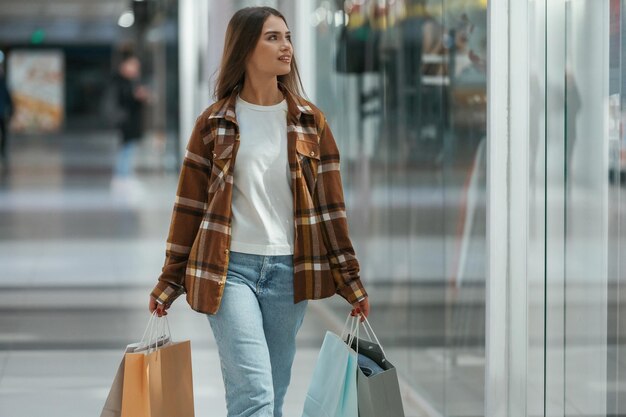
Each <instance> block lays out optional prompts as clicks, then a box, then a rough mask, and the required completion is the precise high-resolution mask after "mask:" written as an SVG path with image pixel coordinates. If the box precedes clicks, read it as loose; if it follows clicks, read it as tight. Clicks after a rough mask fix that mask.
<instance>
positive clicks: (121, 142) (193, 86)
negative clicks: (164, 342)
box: [0, 0, 626, 417]
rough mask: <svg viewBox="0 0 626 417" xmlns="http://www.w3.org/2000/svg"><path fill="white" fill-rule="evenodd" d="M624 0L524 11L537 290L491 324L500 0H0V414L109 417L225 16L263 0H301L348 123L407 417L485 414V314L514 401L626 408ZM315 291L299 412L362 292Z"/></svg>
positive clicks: (599, 411) (375, 310)
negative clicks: (490, 76) (492, 38)
mask: <svg viewBox="0 0 626 417" xmlns="http://www.w3.org/2000/svg"><path fill="white" fill-rule="evenodd" d="M625 1H626V0H596V1H593V0H558V1H554V2H548V1H546V0H531V1H529V2H527V14H525V15H524V16H513V15H511V16H510V17H511V19H512V20H514V19H517V18H519V19H522V21H521V25H522V26H523V27H524V28H526V30H527V31H528V36H527V37H525V42H526V44H524V45H521V47H523V48H526V49H525V50H526V51H527V53H528V61H527V62H526V64H525V65H524V71H522V72H520V74H521V77H520V79H519V82H520V83H521V84H519V85H521V90H520V91H521V92H522V95H523V96H524V97H526V101H524V102H523V103H522V105H523V106H525V107H524V108H525V113H524V114H525V116H524V119H523V121H522V126H523V129H524V134H525V136H524V138H523V139H524V140H523V145H524V146H525V147H526V149H527V153H525V154H524V155H521V156H520V157H521V158H523V159H522V160H521V163H523V164H524V166H525V167H526V168H527V169H526V171H525V173H527V174H528V176H527V177H526V181H525V182H524V183H523V189H524V190H525V192H526V193H527V199H525V201H524V206H523V207H521V206H520V210H521V211H520V215H521V216H523V219H524V220H523V226H522V227H523V228H524V230H525V231H526V232H527V236H528V239H527V240H524V241H523V242H518V244H521V245H522V246H523V247H524V248H525V252H524V259H523V264H524V269H525V271H526V272H525V275H524V277H523V278H524V280H523V281H519V282H517V283H511V284H508V287H506V288H507V291H512V292H510V293H509V295H508V297H509V298H507V299H514V300H515V298H516V294H517V295H519V298H517V300H516V302H518V303H521V304H520V305H521V306H522V308H521V310H515V311H513V312H512V313H511V316H510V317H509V316H508V315H507V316H506V317H502V318H500V317H495V316H492V317H489V316H488V315H487V314H486V311H487V305H488V303H489V300H490V298H489V297H499V296H500V294H497V293H496V294H493V293H489V292H488V291H487V286H486V283H487V280H486V276H487V264H488V261H489V260H490V259H494V258H497V257H500V256H506V255H507V253H510V251H511V250H512V249H511V248H514V247H515V246H514V245H513V243H514V242H511V245H510V246H509V247H499V248H493V247H492V248H489V249H490V251H488V245H487V243H488V242H487V233H488V227H487V226H488V224H489V220H490V219H491V218H492V217H491V216H493V215H494V214H493V213H491V214H490V213H488V210H487V206H488V204H487V202H488V195H489V193H490V192H493V191H490V189H488V187H487V183H488V180H487V178H488V170H487V166H488V164H487V161H488V160H489V159H488V158H489V153H488V152H487V151H488V148H489V146H488V145H489V144H488V142H487V131H488V117H487V71H488V68H489V67H488V59H487V50H488V40H487V33H488V31H489V27H488V19H487V15H488V7H487V0H346V1H329V0H324V1H321V0H298V1H295V2H293V1H286V0H275V1H244V0H234V1H226V0H142V1H138V0H108V1H98V0H58V1H54V2H53V1H49V0H0V68H1V70H0V137H2V146H1V147H0V149H1V150H2V155H1V159H0V164H1V165H0V246H1V250H0V311H1V314H0V416H1V417H5V416H6V417H21V416H33V415H39V414H43V413H45V414H46V415H49V416H61V415H62V416H64V417H71V416H81V417H84V416H87V415H98V414H99V412H100V410H101V408H102V405H103V404H104V400H105V399H106V396H107V394H108V390H109V387H110V385H111V382H112V379H113V376H114V374H115V371H116V370H117V366H118V364H119V361H120V360H121V357H122V353H123V351H124V347H125V346H126V344H128V343H131V342H136V341H138V339H139V338H140V337H141V333H142V332H143V329H144V327H145V325H146V324H147V321H148V318H149V313H148V309H147V306H148V295H149V292H150V290H151V289H152V287H153V285H154V284H155V282H156V280H157V278H158V276H159V273H160V270H161V266H162V264H163V261H164V255H165V240H166V237H167V230H168V227H169V220H170V216H171V211H172V208H173V204H174V198H175V191H176V183H177V178H178V173H179V170H180V163H181V160H182V154H183V152H184V148H185V145H186V143H187V140H188V137H189V134H190V132H191V128H192V126H193V123H194V122H195V119H196V117H197V115H198V114H200V112H201V111H202V110H203V109H204V108H206V107H207V106H208V105H210V104H211V103H212V102H213V99H212V91H213V90H212V88H213V82H214V80H215V75H216V70H217V68H218V65H219V61H220V59H221V51H222V47H223V39H224V33H225V30H226V26H227V23H228V20H229V19H230V17H231V16H232V14H233V13H234V12H235V11H236V10H238V9H239V8H241V7H246V6H253V5H269V6H272V7H275V8H277V9H278V10H280V11H281V12H282V13H283V14H284V15H285V17H286V18H287V22H288V24H289V26H290V28H291V30H292V32H293V35H292V37H293V42H294V46H295V53H296V56H297V58H298V64H299V67H300V71H301V74H302V77H303V83H304V87H305V91H306V93H307V96H308V98H309V99H310V100H312V101H313V102H314V103H316V104H317V105H318V106H319V107H320V108H321V109H322V110H323V111H324V112H325V114H326V116H327V118H328V120H329V123H330V125H331V126H332V128H333V133H334V135H335V137H336V139H337V142H338V146H339V148H340V152H341V155H342V167H341V169H342V177H343V181H344V190H345V194H346V205H347V211H348V220H349V226H350V234H351V237H352V240H353V243H354V246H355V250H356V253H357V257H358V259H359V261H360V263H361V270H362V279H363V282H364V284H365V286H366V288H367V290H368V292H369V294H370V302H371V304H372V311H371V316H370V319H371V320H370V321H371V323H372V326H373V328H374V330H375V331H376V333H377V336H378V337H379V339H380V341H381V342H382V344H383V346H384V347H385V351H386V352H387V354H388V355H389V358H390V360H391V361H392V363H393V364H394V365H395V366H396V368H397V370H398V374H399V378H400V383H401V389H402V396H403V401H404V409H405V412H406V415H407V417H416V416H458V417H461V416H463V417H470V416H483V415H485V398H486V386H487V384H486V382H485V374H486V372H488V370H489V366H492V367H496V366H497V365H495V364H492V365H490V364H489V363H488V361H487V360H486V358H487V357H490V356H488V355H487V353H488V352H486V348H487V343H488V340H489V338H488V337H487V336H488V335H487V334H486V331H485V329H486V323H489V322H490V320H491V321H492V320H495V319H502V320H505V324H506V326H505V330H504V331H505V332H506V334H507V335H508V337H510V340H513V344H512V345H511V346H517V347H518V348H519V349H521V350H516V352H517V353H519V354H520V355H521V356H515V358H520V357H521V358H523V360H522V361H521V362H519V364H518V365H517V368H516V369H517V370H518V371H519V373H517V374H511V375H510V376H509V379H504V380H502V381H497V382H496V383H501V384H505V385H506V384H509V385H508V386H512V387H517V388H519V389H521V390H522V391H520V392H521V393H522V394H520V396H521V398H523V401H522V402H521V403H518V404H513V405H512V406H511V407H512V408H510V409H509V411H508V412H507V413H505V414H503V415H507V416H509V415H510V416H513V415H533V416H535V415H537V416H539V415H541V416H543V415H568V416H569V415H576V416H578V415H580V416H583V415H585V416H600V415H611V416H617V415H626V414H624V413H626V405H625V404H624V401H626V398H625V396H626V388H625V387H624V376H623V375H624V372H625V371H626V369H624V366H625V365H624V359H623V358H624V355H620V353H622V352H623V346H624V323H626V320H623V319H622V320H620V318H623V317H622V316H623V314H624V313H623V311H624V309H623V308H621V307H622V306H623V305H624V295H623V294H624V292H623V291H621V290H622V288H623V285H624V279H623V275H624V274H623V272H622V269H621V253H622V250H623V249H622V245H621V242H622V240H621V235H622V234H623V233H624V232H622V227H621V225H622V219H623V218H624V216H621V213H622V210H621V201H622V198H623V191H622V190H623V187H622V185H623V183H624V182H625V181H626V177H625V175H626V142H625V140H626V137H625V136H624V131H623V128H622V120H623V118H624V112H623V110H622V102H623V98H622V95H621V89H622V87H623V85H624V82H623V77H622V74H623V68H624V66H623V58H622V56H623V55H622V51H623V50H624V48H625V45H624V40H625V39H624V35H623V30H622V28H623V22H624V19H625V18H624V15H623V8H624V6H625ZM515 52H516V45H513V44H512V45H510V54H511V56H512V55H514V54H515ZM491 59H492V60H494V59H495V60H502V59H506V57H492V58H491ZM514 70H515V68H513V69H512V72H511V74H512V75H511V77H513V76H514V74H513V72H514ZM509 81H510V83H511V84H512V85H514V84H515V83H516V82H517V81H518V80H517V79H513V78H511V79H510V80H509ZM500 93H501V92H499V91H493V90H491V91H490V95H491V94H500ZM499 111H502V112H504V111H506V109H495V110H494V112H493V113H491V114H492V115H494V114H495V115H498V114H500V113H498V112H499ZM503 117H506V116H503ZM490 140H492V141H498V140H501V139H500V138H497V137H490ZM502 140H505V139H504V138H503V139H502ZM507 157H508V158H510V159H511V160H516V158H517V155H516V154H510V155H508V156H507ZM491 175H492V177H490V178H495V177H497V176H498V175H500V176H507V177H509V178H510V177H514V176H515V172H512V171H509V170H508V169H507V170H503V171H502V172H492V173H491ZM521 218H522V217H520V219H521ZM520 221H521V220H520ZM512 222H513V223H515V219H513V220H512ZM490 279H493V280H498V279H503V280H504V279H506V278H505V277H496V276H492V277H491V278H490ZM515 288H522V289H523V291H522V292H520V293H515V291H513V289H515ZM491 299H494V298H491ZM309 306H310V307H309V311H308V313H307V316H306V318H305V322H304V326H303V328H302V330H301V331H300V333H299V335H298V346H299V349H298V353H297V356H296V361H295V364H294V370H293V375H294V377H293V379H292V385H291V387H290V389H289V392H288V394H287V400H286V404H285V415H288V416H296V415H300V414H299V413H300V412H301V409H302V404H303V401H304V396H305V393H306V389H307V388H308V381H309V380H310V375H311V373H312V369H313V367H314V364H315V360H316V358H317V354H318V352H319V347H320V346H321V342H322V340H323V337H324V333H325V331H326V329H333V330H335V331H336V330H339V331H340V330H341V327H342V324H343V322H344V320H345V317H346V315H347V314H348V312H349V310H350V306H349V305H348V304H346V303H345V301H344V300H343V299H340V298H339V297H333V298H331V299H325V300H321V301H314V302H311V303H310V304H309ZM170 311H171V313H172V314H170V315H169V316H168V317H169V319H170V323H171V325H172V333H173V337H174V338H175V339H187V338H188V339H191V341H192V355H193V360H194V363H193V366H194V389H195V397H196V414H197V415H198V416H205V417H209V416H211V417H212V416H223V415H225V413H226V411H225V404H224V398H223V397H224V392H223V386H222V381H221V373H220V371H219V359H218V356H217V350H216V346H215V343H214V340H213V336H212V333H211V331H210V327H209V325H208V322H207V320H206V317H203V316H202V315H200V314H197V313H195V312H193V311H191V310H190V309H189V308H188V306H187V305H186V304H185V301H184V300H182V299H181V300H179V301H177V302H176V303H175V304H174V305H173V307H172V309H171V310H170ZM513 313H514V314H519V315H520V316H514V314H513ZM516 317H523V320H522V321H519V320H518V319H516ZM519 323H521V326H518V325H517V324H519ZM496 336H498V335H496ZM494 348H495V349H497V348H498V347H497V346H496V345H492V349H494ZM507 352H508V351H507ZM507 354H508V353H507ZM511 357H513V356H511ZM516 363H517V362H516ZM555 404H556V405H555ZM555 410H558V411H555ZM381 417H384V416H381Z"/></svg>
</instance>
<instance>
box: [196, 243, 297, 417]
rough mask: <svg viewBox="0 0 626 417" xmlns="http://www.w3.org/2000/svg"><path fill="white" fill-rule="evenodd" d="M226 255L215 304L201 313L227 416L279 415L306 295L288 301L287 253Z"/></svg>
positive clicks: (290, 272) (290, 286) (290, 274)
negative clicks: (209, 334)
mask: <svg viewBox="0 0 626 417" xmlns="http://www.w3.org/2000/svg"><path fill="white" fill-rule="evenodd" d="M229 256H230V260H229V264H228V275H227V278H226V284H225V288H224V294H223V296H222V301H221V304H220V308H219V310H218V311H217V313H216V314H214V315H207V317H208V319H209V323H210V325H211V329H212V330H213V335H214V336H215V341H216V342H217V348H218V351H219V355H220V364H221V368H222V378H223V380H224V388H225V391H226V407H227V409H228V417H252V416H254V417H282V415H283V412H282V407H283V401H284V399H285V394H286V393H287V387H288V386H289V382H290V380H291V365H292V364H293V359H294V356H295V353H296V334H297V333H298V330H299V329H300V326H301V325H302V321H303V320H304V313H305V311H306V306H307V304H308V300H304V301H301V302H299V303H298V304H294V303H293V256H292V255H274V256H264V255H254V254H248V253H241V252H232V251H231V252H230V255H229Z"/></svg>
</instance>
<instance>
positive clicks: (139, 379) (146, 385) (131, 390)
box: [101, 313, 194, 417]
mask: <svg viewBox="0 0 626 417" xmlns="http://www.w3.org/2000/svg"><path fill="white" fill-rule="evenodd" d="M156 317H157V316H156V313H153V314H152V315H151V316H150V320H149V321H148V326H147V327H146V330H145V331H144V335H143V336H142V338H141V341H140V342H137V343H131V344H129V345H127V346H126V349H125V353H124V356H123V358H122V361H121V363H120V365H119V367H118V370H117V373H116V375H115V378H114V380H113V384H112V385H111V390H110V392H109V395H108V397H107V400H106V402H105V404H104V407H103V410H102V413H101V417H166V416H167V417H171V416H177V417H193V416H194V408H193V380H192V374H191V344H190V342H189V341H188V340H186V341H182V342H171V332H170V331H169V324H168V323H167V318H164V319H163V320H161V321H160V322H159V323H160V324H161V325H162V326H161V328H160V325H159V323H157V322H158V320H157V319H156ZM166 325H167V332H165V329H166V327H165V326H166Z"/></svg>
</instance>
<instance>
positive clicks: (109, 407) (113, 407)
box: [100, 358, 124, 417]
mask: <svg viewBox="0 0 626 417" xmlns="http://www.w3.org/2000/svg"><path fill="white" fill-rule="evenodd" d="M123 383H124V358H122V362H120V366H118V368H117V372H116V373H115V378H113V384H111V389H110V390H109V395H108V396H107V399H106V401H105V402H104V407H103V408H102V413H100V417H120V416H121V415H122V386H123Z"/></svg>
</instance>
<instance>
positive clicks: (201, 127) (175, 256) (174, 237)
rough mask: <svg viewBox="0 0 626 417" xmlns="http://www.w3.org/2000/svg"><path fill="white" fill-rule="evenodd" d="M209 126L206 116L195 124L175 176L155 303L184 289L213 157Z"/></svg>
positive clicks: (169, 302)
mask: <svg viewBox="0 0 626 417" xmlns="http://www.w3.org/2000/svg"><path fill="white" fill-rule="evenodd" d="M207 137H208V126H207V123H206V120H205V117H203V116H200V117H199V118H198V119H197V120H196V123H195V126H194V128H193V131H192V133H191V137H190V138H189V142H188V144H187V147H186V152H185V157H184V160H183V164H182V167H181V171H180V176H179V178H178V188H177V191H176V200H175V202H174V209H173V212H172V217H171V222H170V228H169V233H168V237H167V243H166V250H165V264H164V265H163V268H162V272H161V275H160V276H159V278H158V282H157V284H156V286H155V287H154V289H153V290H152V292H151V294H150V295H151V296H152V297H154V298H155V299H156V300H157V302H158V303H161V304H166V305H170V304H171V303H172V302H173V301H174V300H175V299H176V298H177V297H178V296H179V295H181V294H183V293H184V292H185V287H184V280H185V269H186V266H187V260H188V259H189V253H190V251H191V246H192V245H193V242H194V240H195V237H196V234H197V233H198V229H199V227H200V223H201V221H202V217H203V215H204V211H205V206H206V202H207V196H208V193H207V183H208V180H209V176H210V174H211V167H212V162H213V161H212V157H211V153H210V152H208V148H207V144H206V141H207Z"/></svg>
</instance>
